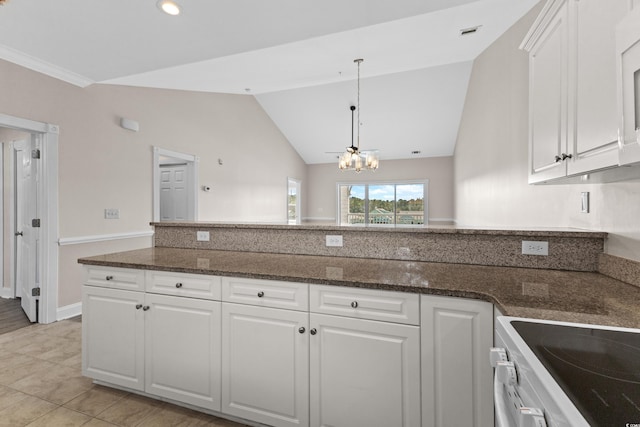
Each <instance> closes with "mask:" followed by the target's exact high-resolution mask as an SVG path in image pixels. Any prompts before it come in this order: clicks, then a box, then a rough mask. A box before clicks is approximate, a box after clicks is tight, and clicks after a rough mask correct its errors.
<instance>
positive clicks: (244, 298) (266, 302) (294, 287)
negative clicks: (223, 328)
mask: <svg viewBox="0 0 640 427" xmlns="http://www.w3.org/2000/svg"><path fill="white" fill-rule="evenodd" d="M222 301H224V302H235V303H239V304H251V305H259V306H263V307H273V308H286V309H289V310H300V311H307V310H308V309H309V285H307V284H306V283H295V282H280V281H275V280H257V279H241V278H237V277H223V278H222Z"/></svg>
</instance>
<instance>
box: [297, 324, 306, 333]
mask: <svg viewBox="0 0 640 427" xmlns="http://www.w3.org/2000/svg"><path fill="white" fill-rule="evenodd" d="M304 331H306V329H305V328H304V326H301V327H300V329H298V332H300V333H301V334H304Z"/></svg>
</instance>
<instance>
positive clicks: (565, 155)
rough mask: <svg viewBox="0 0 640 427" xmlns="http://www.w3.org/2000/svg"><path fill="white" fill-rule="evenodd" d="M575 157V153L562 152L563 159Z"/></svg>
mask: <svg viewBox="0 0 640 427" xmlns="http://www.w3.org/2000/svg"><path fill="white" fill-rule="evenodd" d="M571 158H573V154H565V153H562V160H567V159H571Z"/></svg>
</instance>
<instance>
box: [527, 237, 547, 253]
mask: <svg viewBox="0 0 640 427" xmlns="http://www.w3.org/2000/svg"><path fill="white" fill-rule="evenodd" d="M522 255H549V242H536V241H531V240H523V241H522Z"/></svg>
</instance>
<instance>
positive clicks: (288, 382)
mask: <svg viewBox="0 0 640 427" xmlns="http://www.w3.org/2000/svg"><path fill="white" fill-rule="evenodd" d="M308 324H309V314H308V313H307V312H301V311H293V310H282V309H275V308H265V307H256V306H251V305H242V304H232V303H223V304H222V366H223V377H222V396H223V398H222V412H224V413H227V414H230V415H233V416H236V417H241V418H246V419H250V420H253V421H257V422H260V423H264V424H267V425H270V426H278V427H285V426H307V425H309V334H308V332H307V331H308V329H309V325H308Z"/></svg>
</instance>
